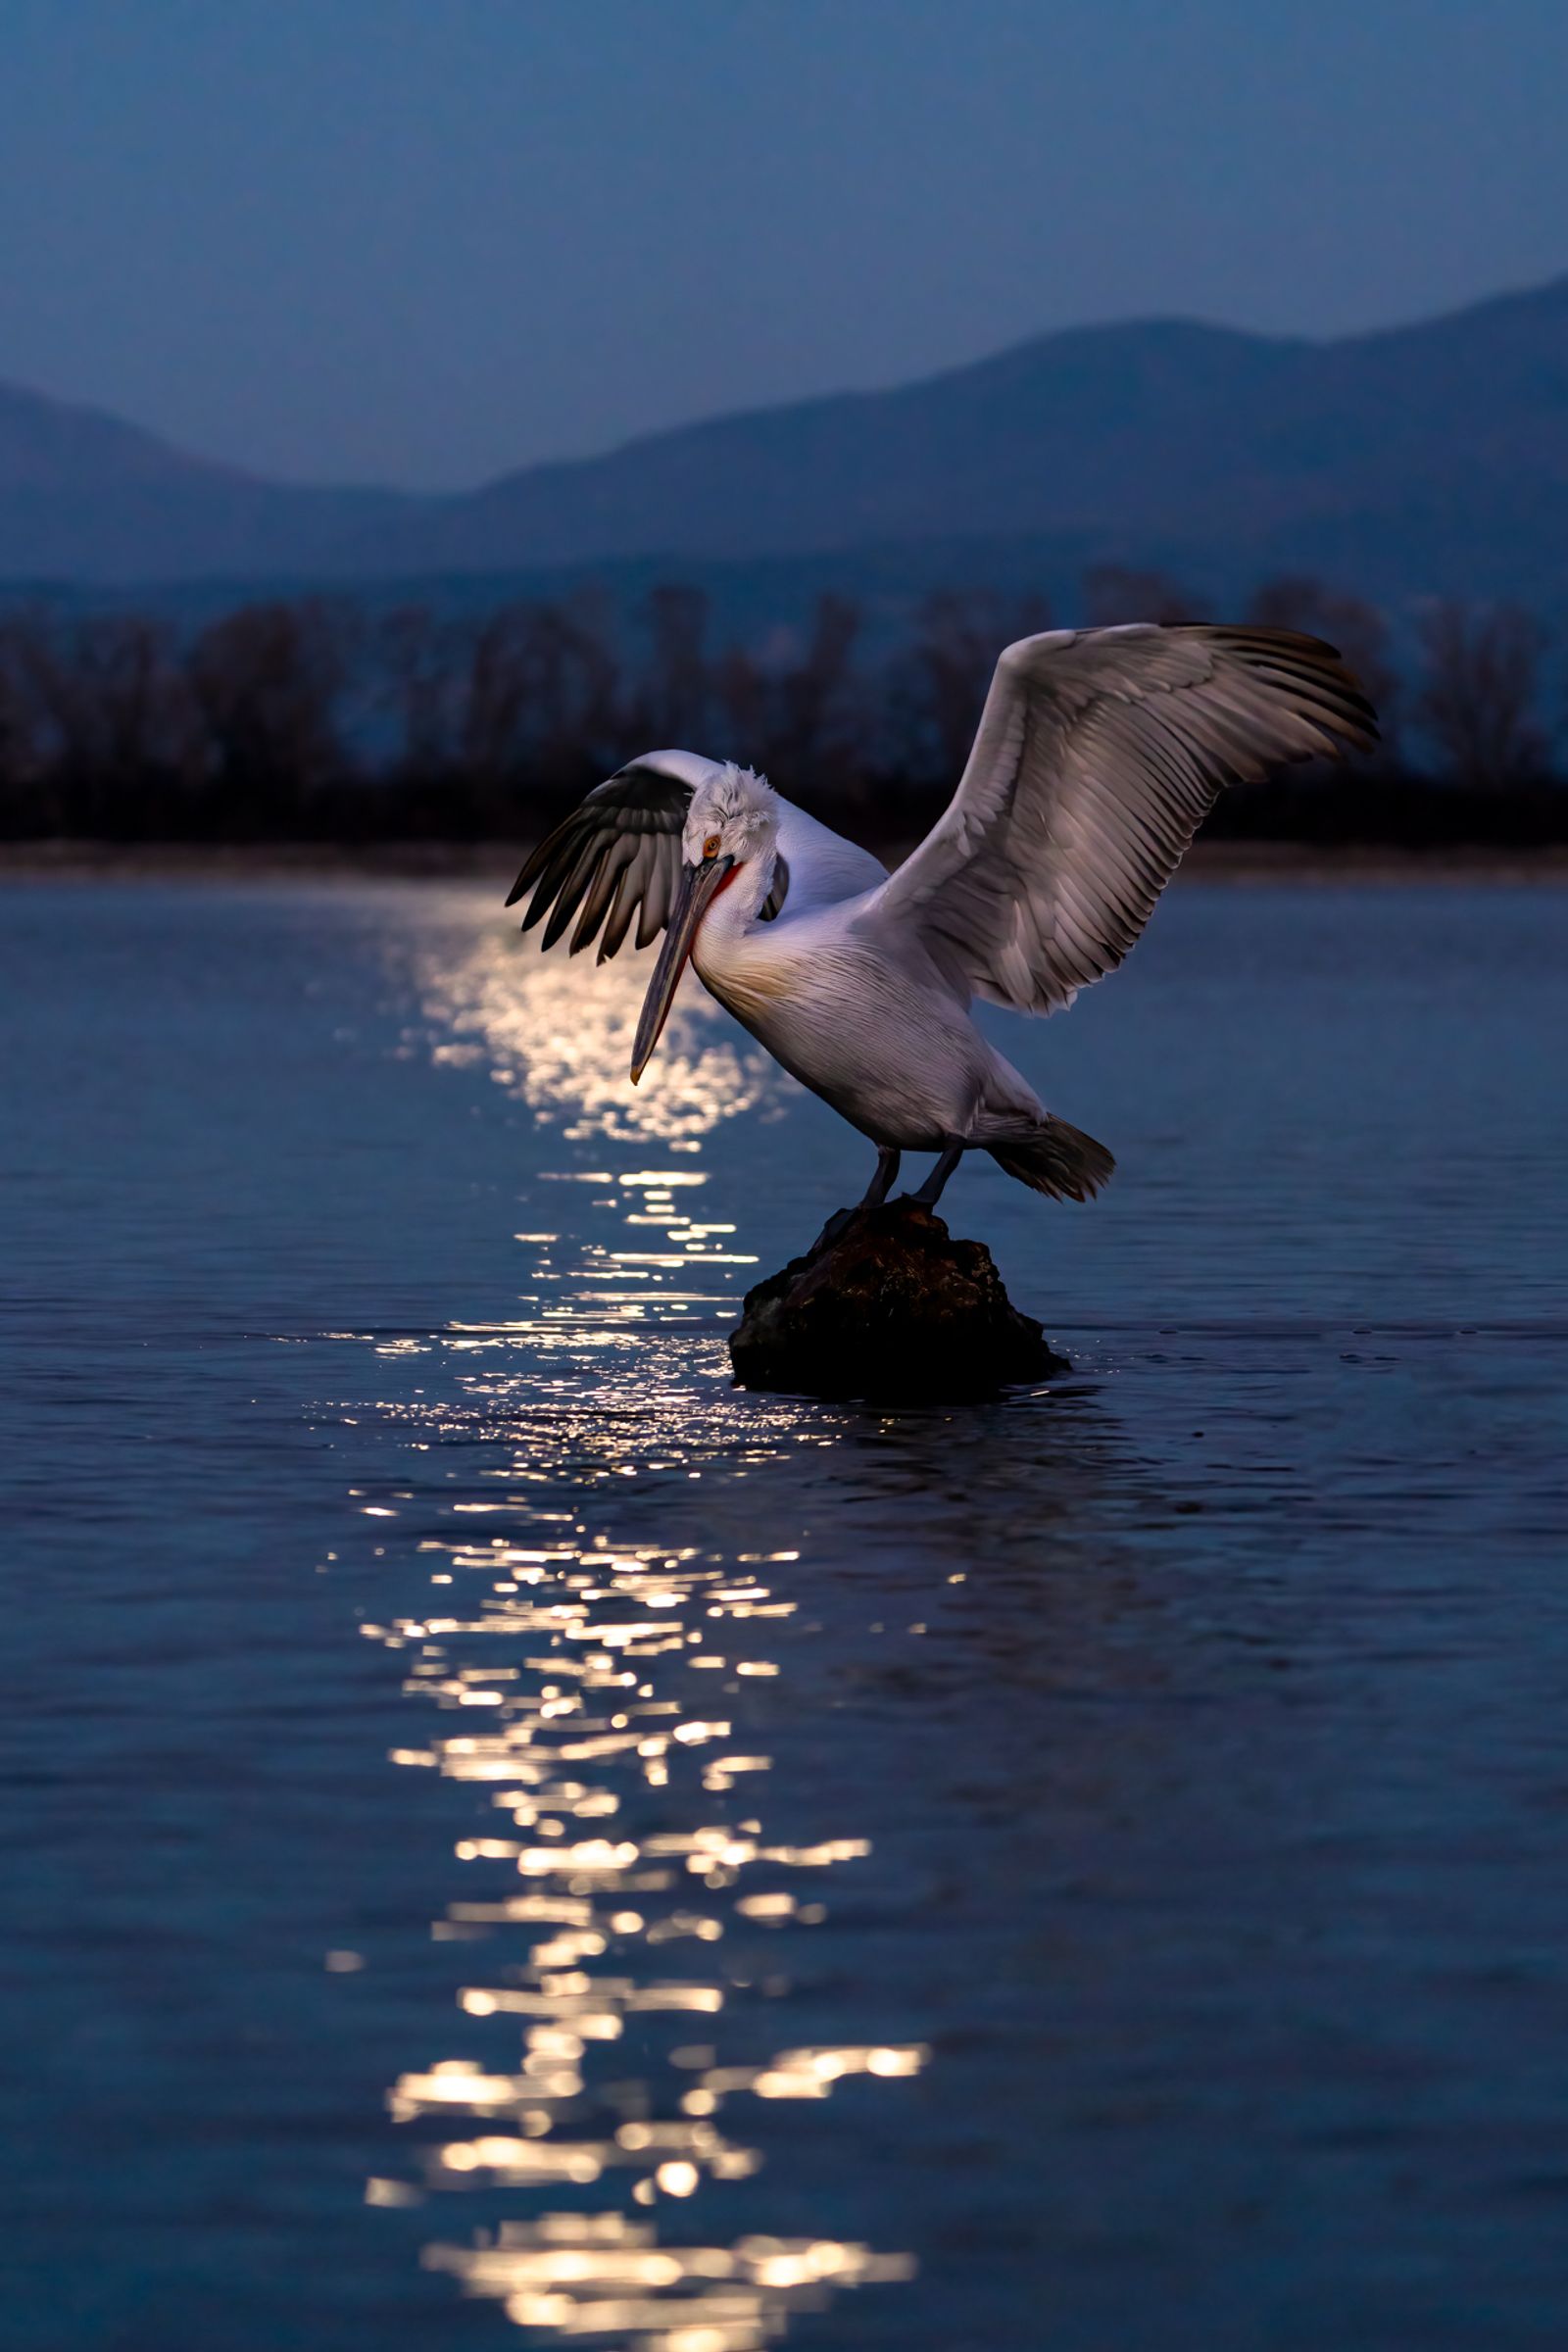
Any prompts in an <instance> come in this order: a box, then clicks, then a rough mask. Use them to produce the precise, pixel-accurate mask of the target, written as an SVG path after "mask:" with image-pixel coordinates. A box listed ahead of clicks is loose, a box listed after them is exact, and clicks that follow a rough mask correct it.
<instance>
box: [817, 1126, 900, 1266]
mask: <svg viewBox="0 0 1568 2352" xmlns="http://www.w3.org/2000/svg"><path fill="white" fill-rule="evenodd" d="M898 1173H899V1155H898V1153H897V1152H895V1150H894V1149H893V1146H892V1145H891V1144H878V1146H877V1148H876V1173H875V1175H874V1176H873V1177H872V1179H871V1181H870V1183H869V1184H868V1185H867V1186H866V1188H865V1190H864V1192H863V1193H862V1194H861V1195H860V1198H859V1200H858V1201H857V1202H856V1203H855V1206H854V1207H853V1208H836V1209H835V1210H834V1211H833V1214H832V1215H831V1216H830V1217H829V1219H828V1221H827V1223H826V1224H825V1225H824V1226H823V1228H822V1230H821V1232H820V1233H819V1234H818V1235H817V1237H816V1239H815V1241H814V1242H813V1243H812V1244H811V1248H810V1250H809V1253H808V1254H809V1255H812V1256H814V1255H815V1253H816V1251H817V1250H825V1249H826V1247H827V1245H828V1243H829V1242H836V1241H837V1240H838V1238H839V1235H840V1234H841V1233H842V1232H843V1231H844V1229H845V1227H846V1226H847V1225H848V1224H849V1221H850V1219H851V1218H852V1217H855V1216H858V1215H859V1213H860V1210H861V1209H862V1208H880V1207H881V1205H882V1203H883V1201H885V1200H886V1199H887V1197H888V1195H889V1193H890V1192H891V1191H892V1190H893V1186H894V1182H895V1180H896V1178H897V1176H898Z"/></svg>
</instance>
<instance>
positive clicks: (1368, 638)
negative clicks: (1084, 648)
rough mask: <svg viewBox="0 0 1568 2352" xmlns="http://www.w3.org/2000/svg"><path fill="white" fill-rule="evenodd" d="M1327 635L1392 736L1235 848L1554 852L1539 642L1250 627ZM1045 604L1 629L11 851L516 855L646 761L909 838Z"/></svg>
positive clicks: (1368, 616) (1310, 621) (1099, 582)
mask: <svg viewBox="0 0 1568 2352" xmlns="http://www.w3.org/2000/svg"><path fill="white" fill-rule="evenodd" d="M1083 607H1084V610H1083V614H1082V617H1085V618H1087V619H1090V620H1094V621H1108V620H1123V619H1155V620H1166V621H1171V620H1184V619H1194V618H1201V617H1204V615H1203V614H1202V613H1201V612H1200V611H1199V610H1198V609H1197V608H1196V607H1195V605H1194V604H1193V602H1192V600H1190V599H1189V598H1187V597H1186V596H1184V595H1183V594H1182V592H1181V590H1180V588H1179V586H1178V585H1177V584H1176V583H1174V582H1172V581H1171V580H1169V579H1167V578H1165V577H1164V576H1163V575H1160V574H1157V573H1150V572H1136V571H1129V570H1118V569H1110V568H1103V569H1101V570H1099V571H1096V572H1092V573H1091V574H1090V575H1089V576H1088V578H1087V579H1086V581H1085V583H1084V597H1083ZM1246 616H1247V617H1250V618H1252V619H1254V620H1257V621H1265V622H1270V623H1273V624H1275V625H1279V626H1283V627H1288V628H1297V629H1306V630H1310V631H1311V632H1313V633H1314V634H1316V635H1318V636H1322V637H1327V638H1328V639H1330V640H1331V641H1332V642H1333V643H1334V644H1336V645H1338V646H1339V647H1340V648H1341V650H1342V652H1343V653H1344V654H1345V656H1346V659H1347V660H1348V662H1349V663H1350V664H1351V666H1352V668H1354V669H1355V670H1356V671H1357V672H1358V674H1359V675H1360V677H1361V678H1362V680H1363V681H1364V682H1365V684H1366V686H1367V689H1368V691H1369V692H1370V694H1371V695H1372V697H1373V699H1374V701H1375V702H1376V703H1377V705H1378V708H1379V711H1380V715H1381V717H1382V721H1383V730H1384V742H1383V745H1382V748H1381V751H1380V753H1379V754H1378V756H1377V757H1376V759H1374V760H1364V761H1360V762H1357V763H1356V765H1355V766H1354V768H1353V769H1348V770H1347V769H1324V770H1321V771H1318V770H1298V771H1291V772H1290V773H1288V775H1287V776H1286V777H1284V778H1279V779H1276V780H1274V781H1273V782H1272V783H1270V784H1269V785H1267V786H1265V787H1259V788H1254V789H1252V790H1250V791H1246V792H1238V793H1235V794H1232V795H1229V796H1227V798H1226V800H1225V801H1224V802H1222V804H1221V807H1220V809H1218V810H1217V811H1216V815H1215V819H1214V824H1215V829H1216V830H1219V831H1222V832H1225V833H1228V834H1230V835H1232V836H1248V837H1251V838H1275V839H1298V840H1308V841H1319V842H1328V841H1368V842H1377V841H1381V842H1390V843H1407V844H1411V845H1423V844H1433V845H1436V844H1441V843H1445V842H1462V841H1475V842H1489V843H1504V844H1514V845H1517V846H1526V845H1529V844H1531V843H1539V842H1546V841H1556V840H1561V839H1565V838H1568V789H1565V788H1564V785H1563V784H1562V782H1561V781H1560V780H1559V777H1558V775H1557V772H1556V768H1555V766H1554V761H1555V760H1556V757H1557V755H1558V753H1559V750H1560V741H1561V739H1560V734H1559V733H1558V732H1557V731H1556V730H1555V729H1554V727H1553V725H1552V723H1551V721H1550V720H1549V718H1548V716H1547V714H1546V711H1545V708H1544V703H1545V695H1544V682H1545V677H1546V655H1547V651H1548V648H1547V645H1546V642H1545V638H1544V633H1543V631H1542V630H1541V628H1540V627H1539V625H1538V624H1537V623H1536V622H1535V621H1534V620H1533V619H1532V618H1530V617H1529V616H1528V615H1527V614H1525V613H1521V612H1519V611H1517V610H1515V609H1513V608H1511V607H1507V606H1494V607H1484V608H1469V607H1464V606H1460V605H1457V604H1453V603H1437V604H1434V605H1432V606H1431V607H1430V608H1429V609H1427V610H1425V611H1424V612H1423V613H1420V614H1418V615H1417V617H1416V620H1415V623H1414V628H1413V631H1412V632H1411V633H1410V635H1409V639H1408V642H1407V643H1406V644H1404V645H1403V646H1401V648H1400V649H1399V656H1398V658H1396V653H1395V650H1394V648H1393V646H1392V644H1391V636H1390V631H1389V628H1388V624H1387V622H1386V621H1385V619H1384V617H1383V615H1382V614H1380V613H1378V612H1377V611H1376V610H1375V609H1374V608H1373V607H1371V606H1370V605H1368V604H1366V603H1364V602H1363V601H1361V600H1360V599H1358V598H1356V597H1352V596H1347V595H1342V594H1337V593H1336V592H1334V591H1333V590H1331V589H1329V588H1327V587H1325V586H1324V585H1322V584H1321V583H1319V582H1317V581H1315V580H1310V579H1305V578H1291V579H1276V580H1272V581H1269V582H1267V583H1266V584H1265V585H1264V586H1263V587H1261V588H1260V589H1259V590H1258V591H1257V593H1256V595H1255V596H1254V597H1253V598H1252V600H1251V602H1250V608H1249V612H1248V613H1247V615H1246ZM1051 625H1052V615H1051V613H1049V611H1048V610H1047V608H1046V605H1045V603H1044V602H1043V601H1042V600H1039V599H1020V598H1007V597H1003V596H1000V595H994V594H989V593H983V592H978V591H972V590H964V591H961V592H960V591H956V592H952V593H948V594H941V595H933V596H931V597H929V598H927V600H926V601H925V603H924V604H923V605H922V606H921V607H920V608H919V610H918V611H917V613H915V614H914V616H913V618H912V621H911V622H910V624H909V625H908V626H907V628H906V629H905V630H904V632H903V634H902V636H901V637H900V639H899V640H898V642H897V644H896V647H895V650H893V651H892V652H890V653H884V654H873V653H872V652H870V651H868V649H867V642H866V639H867V631H866V626H865V621H864V616H863V615H862V613H860V611H859V610H858V608H857V606H856V605H855V604H854V603H852V602H851V601H849V600H848V599H846V598H843V597H840V596H834V595H824V596H822V597H821V598H820V599H819V600H818V602H817V604H816V607H815V611H814V613H813V615H812V617H811V619H810V621H809V625H807V626H806V627H804V628H802V629H798V630H790V629H785V628H776V629H774V630H773V631H772V632H771V633H770V634H769V635H767V636H765V637H764V638H763V639H762V641H761V642H760V643H754V644H751V645H739V644H728V645H720V644H715V643H714V641H713V636H714V633H713V630H712V628H711V616H710V612H709V608H708V604H707V601H706V599H705V597H704V596H703V595H702V593H701V592H700V591H698V590H696V589H692V588H687V587H681V586H669V587H664V588H660V589H657V590H655V591H654V592H653V593H652V594H651V595H650V596H649V598H648V599H647V602H646V605H645V606H644V608H643V610H642V612H641V613H640V614H639V615H638V616H637V620H636V623H635V625H634V626H633V627H632V628H630V629H628V630H624V631H623V630H621V629H619V628H618V627H617V626H616V625H615V624H614V622H613V616H612V615H611V613H610V612H609V609H608V608H607V607H606V606H605V605H603V604H601V603H599V602H597V601H596V600H595V599H594V598H593V597H592V596H587V595H584V596H580V597H573V598H571V599H568V600H565V601H563V602H559V603H538V602H534V603H517V604H512V605H506V606H503V607H501V608H499V609H496V610H491V611H487V612H484V613H480V614H478V615H476V616H469V617H466V618H462V617H454V616H452V615H450V614H446V613H440V612H438V611H434V610H431V609H428V608H425V607H414V606H410V607H405V608H402V609H398V610H392V611H382V612H370V611H368V610H366V609H365V608H363V607H356V606H354V605H353V604H350V603H344V602H338V601H332V600H327V599H323V598H318V597H304V598H299V599H293V600H287V601H283V600H279V601H274V602H268V603H258V604H253V605H249V606H246V607H243V608H242V609H240V610H237V611H234V612H230V613H225V614H224V615H222V616H221V618H218V619H215V620H213V621H211V622H210V623H208V624H207V625H206V626H203V627H201V628H198V629H195V630H190V631H184V632H181V631H179V630H178V629H176V628H175V627H174V626H173V625H172V623H170V622H168V621H166V620H163V619H160V618H157V617H154V616H151V615H146V614H141V613H89V614H85V615H74V616H72V615H61V614H59V613H48V612H44V611H41V610H20V611H12V612H10V613H0V834H3V835H4V836H5V837H7V838H10V839H12V840H22V839H43V838H74V839H88V840H101V841H136V840H141V841H156V840H166V841H173V840H197V841H201V840H207V841H213V842H233V841H246V840H264V839H272V840H297V841H306V840H321V841H326V840H333V841H344V842H354V841H364V840H370V839H395V838H403V839H431V840H436V839H440V840H450V841H461V840H475V839H485V838H492V837H505V838H508V839H514V840H515V839H519V838H523V837H526V836H528V835H530V834H532V833H534V832H536V831H537V830H538V829H539V828H540V827H541V826H543V825H544V824H546V823H547V822H550V821H552V820H553V819H554V817H555V815H556V814H557V813H558V812H559V810H560V809H563V808H564V807H565V806H566V805H567V804H568V803H569V802H570V801H572V800H573V799H575V798H576V797H577V796H578V795H580V794H581V793H582V792H583V791H584V790H585V789H586V788H587V787H588V786H589V785H590V784H592V783H594V782H596V781H597V780H598V779H599V778H601V777H603V776H606V775H608V774H610V773H611V772H612V771H613V769H614V768H616V767H618V766H619V765H621V764H622V763H623V762H624V761H625V760H627V759H628V758H630V757H631V756H632V755H634V754H635V753H637V752H639V751H645V750H649V749H652V748H654V747H656V746H660V745H667V744H685V745H690V746H693V747H696V748H701V749H705V750H710V751H711V752H713V753H714V754H715V755H721V756H733V757H735V758H737V759H739V760H743V761H746V762H748V763H750V764H752V765H754V766H757V767H759V768H761V769H763V770H764V771H766V772H767V773H768V774H770V775H771V776H772V777H773V778H774V779H775V781H776V782H777V783H778V784H779V785H780V786H781V788H782V789H783V790H785V791H787V792H789V793H791V794H793V795H797V796H798V797H800V798H801V799H802V800H804V801H806V802H807V803H808V805H810V806H813V807H816V808H818V809H821V810H822V811H823V812H825V813H828V814H832V813H834V812H838V813H839V814H841V815H842V816H844V817H845V818H846V819H847V820H850V821H855V822H858V823H859V824H860V826H861V827H862V828H863V829H865V830H867V831H869V832H870V833H872V834H873V835H883V836H899V835H908V834H910V833H913V832H914V831H916V830H917V829H919V828H920V827H923V826H924V825H925V824H926V823H927V822H928V821H929V820H930V818H931V816H932V815H933V814H934V812H935V810H936V809H938V808H939V807H940V806H941V805H942V803H943V802H945V800H946V799H947V797H948V795H949V793H950V792H951V790H952V788H953V785H954V782H955V781H956V777H957V775H958V772H959V770H960V768H961V766H962V763H963V759H964V755H965V753H966V752H967V750H968V746H969V741H970V738H971V736H972V734H973V731H974V725H975V720H976V717H977V715H978V712H979V709H980V705H981V702H982V700H983V698H984V694H985V689H986V684H987V682H988V680H989V678H990V675H991V669H992V665H993V663H994V662H995V660H996V656H997V653H998V651H999V650H1000V648H1001V647H1002V646H1004V645H1005V644H1006V643H1008V642H1009V641H1010V640H1011V639H1012V638H1014V637H1019V636H1023V635H1026V634H1028V633H1029V632H1030V631H1032V630H1036V629H1041V628H1047V627H1050V626H1051Z"/></svg>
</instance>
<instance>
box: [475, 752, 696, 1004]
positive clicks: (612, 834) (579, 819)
mask: <svg viewBox="0 0 1568 2352" xmlns="http://www.w3.org/2000/svg"><path fill="white" fill-rule="evenodd" d="M708 768H709V762H708V761H707V760H700V759H699V758H698V757H697V755H696V753H694V752H654V753H651V754H650V755H649V756H648V758H646V759H644V760H633V761H632V763H631V765H630V766H629V767H623V768H621V769H620V770H619V772H618V773H617V774H615V775H613V776H612V777H611V778H610V780H609V782H608V783H605V784H596V785H595V786H594V789H593V791H592V792H590V793H589V794H588V796H587V798H586V799H585V800H584V801H583V802H582V803H581V805H580V806H579V807H578V808H576V809H573V810H572V812H571V814H570V815H569V816H568V817H566V818H565V819H564V822H563V823H561V824H559V825H558V826H557V827H556V829H555V831H554V832H553V833H550V834H547V835H546V837H545V839H544V840H543V841H542V842H541V843H540V844H539V847H538V848H537V849H536V850H535V851H534V853H533V856H532V857H531V858H529V859H528V861H527V863H526V864H525V865H524V867H523V869H522V871H521V873H520V874H519V875H518V876H517V879H516V881H515V883H514V884H513V886H512V892H511V895H510V897H509V898H508V900H507V905H508V906H509V907H515V905H516V903H517V901H518V900H519V899H520V898H521V897H522V896H523V894H524V892H525V891H528V890H532V892H533V897H532V899H531V900H530V901H529V904H528V911H527V913H526V914H525V915H524V916H523V918H522V927H523V929H524V930H525V931H531V930H532V929H533V927H534V925H535V923H537V922H539V921H541V920H542V918H543V917H544V916H545V915H546V914H547V913H548V914H549V916H550V920H549V921H548V923H546V924H545V935H544V939H543V941H542V942H541V945H542V946H544V947H546V948H553V947H554V946H555V944H556V942H557V940H558V939H559V938H560V937H561V935H562V933H563V932H564V930H565V928H566V925H567V924H568V923H569V922H570V921H571V918H572V916H573V915H574V914H576V913H577V909H578V907H582V913H581V915H580V916H579V918H578V922H577V928H576V930H575V931H574V932H573V933H572V937H571V953H572V955H573V956H575V955H576V954H577V953H578V952H579V950H581V949H583V948H586V947H587V946H588V945H589V943H590V942H591V941H592V940H593V939H594V938H595V937H596V936H597V934H598V932H599V929H600V926H601V925H603V927H604V934H605V935H604V938H603V940H602V941H601V942H600V948H599V961H600V962H601V963H603V962H604V960H605V958H606V956H613V955H614V953H615V951H616V949H617V948H618V947H619V946H620V944H621V942H622V941H623V940H624V938H625V936H626V934H627V932H628V931H629V930H630V928H631V925H632V919H633V917H634V916H635V917H636V918H637V945H638V946H639V947H640V948H646V947H647V946H648V944H649V942H650V940H654V939H657V938H658V936H659V934H660V932H661V931H662V929H663V928H664V919H665V917H666V915H667V914H668V912H669V906H670V901H671V899H672V898H673V897H674V893H675V884H676V882H677V880H678V879H679V876H680V837H681V831H682V828H683V827H684V825H685V823H686V810H687V809H688V808H689V806H690V804H691V797H692V794H693V792H694V791H695V789H696V787H697V786H698V785H699V784H700V783H701V782H702V780H703V777H704V775H705V774H706V773H707V772H708Z"/></svg>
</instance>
